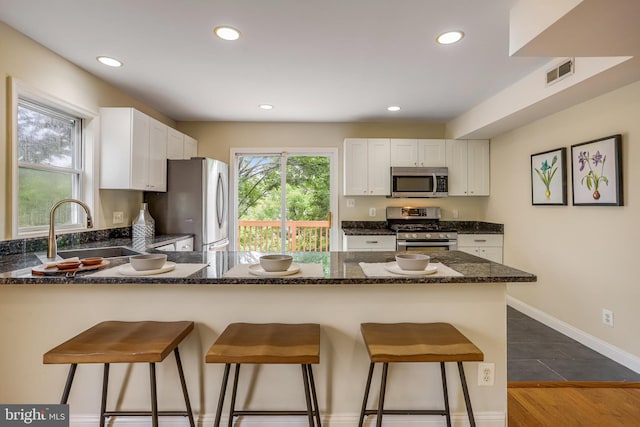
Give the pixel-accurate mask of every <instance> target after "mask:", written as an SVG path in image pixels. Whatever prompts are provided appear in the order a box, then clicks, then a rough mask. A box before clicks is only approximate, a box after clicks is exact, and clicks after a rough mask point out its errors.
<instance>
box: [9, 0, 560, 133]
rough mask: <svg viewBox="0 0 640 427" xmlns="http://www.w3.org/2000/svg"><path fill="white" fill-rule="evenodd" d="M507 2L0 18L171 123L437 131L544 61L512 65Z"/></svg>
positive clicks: (187, 2) (173, 5)
mask: <svg viewBox="0 0 640 427" xmlns="http://www.w3.org/2000/svg"><path fill="white" fill-rule="evenodd" d="M515 2H516V0H484V1H479V0H315V1H313V0H227V1H223V0H180V1H176V0H112V1H104V0H99V1H87V0H55V1H52V0H0V20H2V21H4V22H5V23H7V24H8V25H10V26H12V27H13V28H15V29H16V30H18V31H20V32H22V33H23V34H25V35H27V36H29V37H31V38H32V39H34V40H36V41H37V42H39V43H41V44H42V45H44V46H46V47H47V48H49V49H51V50H52V51H54V52H56V53H58V54H59V55H61V56H62V57H64V58H66V59H68V60H69V61H71V62H73V63H75V64H77V65H78V66H80V67H82V68H84V69H85V70H87V71H89V72H91V73H93V74H95V75H97V76H98V77H100V78H102V79H104V80H106V81H108V82H110V83H112V84H114V85H115V86H117V87H120V88H122V89H123V90H125V91H126V92H128V93H130V94H131V95H132V96H134V97H136V98H137V99H139V100H141V101H143V102H145V103H147V104H148V105H150V106H151V107H153V108H155V109H156V110H158V111H160V112H162V113H164V114H165V115H167V116H169V117H171V118H172V119H174V120H178V121H200V120H202V121H305V122H346V121H382V120H395V121H413V120H424V121H437V122H443V121H448V120H450V119H453V118H455V117H457V116H458V115H460V114H461V113H463V112H465V111H467V110H468V109H470V108H471V107H473V106H475V105H477V104H479V103H480V102H482V101H483V100H485V99H487V98H489V97H490V96H491V95H493V94H495V93H497V92H498V91H500V90H501V89H503V88H505V87H507V86H509V85H511V84H512V83H514V82H515V81H517V80H519V79H520V78H522V77H524V76H525V75H527V74H529V73H531V72H532V71H533V70H535V69H538V68H539V67H540V66H542V65H543V64H545V63H547V62H548V60H549V58H524V57H510V56H509V54H508V52H509V46H508V43H509V10H510V9H511V7H512V6H513V4H514V3H515ZM216 25H232V26H234V27H236V28H238V29H239V30H240V31H241V32H242V37H241V39H240V40H239V41H237V42H225V41H222V40H219V39H217V38H216V37H214V36H213V35H212V29H213V27H214V26H216ZM450 29H461V30H463V31H464V32H465V34H466V37H465V38H464V39H463V41H462V42H461V43H459V44H457V45H453V46H440V45H437V44H436V43H435V42H434V39H435V37H436V35H437V34H439V33H441V32H443V31H445V30H450ZM99 55H108V56H113V57H116V58H118V59H120V60H122V61H123V62H124V64H125V65H124V67H123V68H120V69H112V68H107V67H105V66H103V65H101V64H99V63H98V62H97V61H96V59H95V58H96V57H97V56H99ZM261 103H269V104H273V105H274V106H275V108H274V109H273V110H271V111H264V110H261V109H259V108H258V104H261ZM389 105H399V106H400V107H402V110H401V111H399V112H396V113H391V112H388V111H386V107H387V106H389Z"/></svg>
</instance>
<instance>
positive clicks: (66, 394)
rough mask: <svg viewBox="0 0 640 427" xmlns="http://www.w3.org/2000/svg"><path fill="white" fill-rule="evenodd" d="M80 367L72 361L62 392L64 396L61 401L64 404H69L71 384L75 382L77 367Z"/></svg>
mask: <svg viewBox="0 0 640 427" xmlns="http://www.w3.org/2000/svg"><path fill="white" fill-rule="evenodd" d="M77 367H78V364H77V363H72V364H71V365H70V366H69V373H68V374H67V382H66V383H65V385H64V391H63V392H62V398H61V399H60V403H61V404H63V405H66V404H67V401H68V400H69V392H71V384H73V377H74V376H75V375H76V368H77Z"/></svg>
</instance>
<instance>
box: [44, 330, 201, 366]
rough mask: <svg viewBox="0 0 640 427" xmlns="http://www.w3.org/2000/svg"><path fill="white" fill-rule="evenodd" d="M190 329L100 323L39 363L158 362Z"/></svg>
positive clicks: (47, 355) (50, 351)
mask: <svg viewBox="0 0 640 427" xmlns="http://www.w3.org/2000/svg"><path fill="white" fill-rule="evenodd" d="M193 327H194V323H193V322H191V321H180V322H154V321H143V322H120V321H106V322H101V323H98V324H97V325H95V326H93V327H91V328H89V329H87V330H86V331H84V332H82V333H80V334H78V335H76V336H75V337H73V338H71V339H69V340H67V341H65V342H64V343H62V344H60V345H59V346H57V347H55V348H53V349H51V350H49V351H48V352H46V353H45V354H44V356H43V362H44V363H70V364H74V363H134V362H148V363H153V362H162V361H163V360H164V359H165V358H166V357H167V356H168V355H169V353H171V352H172V351H173V349H174V348H176V347H177V346H178V344H179V343H180V342H181V341H182V340H183V339H184V338H185V337H186V336H187V335H188V334H189V333H190V332H191V331H192V330H193Z"/></svg>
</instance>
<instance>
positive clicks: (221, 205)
mask: <svg viewBox="0 0 640 427" xmlns="http://www.w3.org/2000/svg"><path fill="white" fill-rule="evenodd" d="M217 186H218V191H217V192H216V194H217V196H218V200H217V202H216V209H217V212H216V216H217V221H218V228H221V227H222V224H223V223H224V212H225V209H226V206H225V197H224V183H223V179H222V174H221V173H218V185H217Z"/></svg>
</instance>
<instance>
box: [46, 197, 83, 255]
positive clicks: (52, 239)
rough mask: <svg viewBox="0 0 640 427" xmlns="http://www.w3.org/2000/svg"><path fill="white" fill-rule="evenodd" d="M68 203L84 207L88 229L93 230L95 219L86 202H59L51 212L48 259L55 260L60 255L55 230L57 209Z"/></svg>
mask: <svg viewBox="0 0 640 427" xmlns="http://www.w3.org/2000/svg"><path fill="white" fill-rule="evenodd" d="M67 202H71V203H77V204H79V205H80V206H82V208H83V209H84V211H85V212H86V213H87V228H93V219H92V218H91V210H90V209H89V206H87V205H86V204H85V203H84V202H81V201H80V200H77V199H62V200H60V201H59V202H56V204H55V205H53V207H52V208H51V210H50V211H49V240H48V242H47V243H48V244H47V258H50V259H55V257H56V255H57V254H58V245H57V243H56V233H55V230H54V228H55V227H54V221H55V215H56V209H58V206H60V205H61V204H63V203H67Z"/></svg>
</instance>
